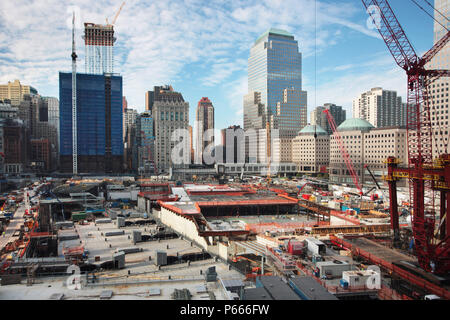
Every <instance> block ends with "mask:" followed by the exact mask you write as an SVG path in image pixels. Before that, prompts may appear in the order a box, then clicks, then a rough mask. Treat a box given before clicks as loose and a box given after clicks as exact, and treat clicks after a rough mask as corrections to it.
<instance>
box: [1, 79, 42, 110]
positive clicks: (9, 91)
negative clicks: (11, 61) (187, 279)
mask: <svg viewBox="0 0 450 320" xmlns="http://www.w3.org/2000/svg"><path fill="white" fill-rule="evenodd" d="M36 94H37V90H36V89H35V88H33V87H31V86H26V85H22V84H21V83H20V81H19V80H14V82H10V81H8V84H1V85H0V100H5V99H8V100H10V101H11V105H13V106H18V105H20V103H21V102H22V100H23V99H24V96H25V95H36Z"/></svg>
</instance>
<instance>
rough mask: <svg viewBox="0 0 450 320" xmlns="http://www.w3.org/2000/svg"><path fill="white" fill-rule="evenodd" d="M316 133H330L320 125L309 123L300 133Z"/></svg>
mask: <svg viewBox="0 0 450 320" xmlns="http://www.w3.org/2000/svg"><path fill="white" fill-rule="evenodd" d="M314 133H316V134H317V135H318V136H325V135H328V133H327V132H326V131H325V130H323V129H322V127H321V126H319V125H307V126H306V127H304V128H303V129H302V130H300V132H299V133H298V134H299V135H302V136H309V135H314Z"/></svg>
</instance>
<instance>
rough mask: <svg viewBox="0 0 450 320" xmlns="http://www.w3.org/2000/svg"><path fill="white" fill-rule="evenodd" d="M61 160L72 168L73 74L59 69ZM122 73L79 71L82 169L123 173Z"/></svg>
mask: <svg viewBox="0 0 450 320" xmlns="http://www.w3.org/2000/svg"><path fill="white" fill-rule="evenodd" d="M59 94H60V97H59V100H60V163H61V170H62V171H63V172H72V74H71V73H63V72H60V73H59ZM122 112H123V109H122V77H121V76H115V75H109V74H105V75H94V74H77V145H78V171H79V172H80V173H120V172H122V168H123V166H122V161H123V123H122V122H123V114H122Z"/></svg>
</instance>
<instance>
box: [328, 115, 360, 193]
mask: <svg viewBox="0 0 450 320" xmlns="http://www.w3.org/2000/svg"><path fill="white" fill-rule="evenodd" d="M323 112H324V113H325V114H326V116H327V119H328V123H329V124H330V127H331V130H333V133H334V134H335V137H336V138H337V140H338V143H339V147H340V149H341V154H342V158H344V161H345V165H346V166H347V169H348V172H350V175H351V177H352V180H353V184H354V185H355V187H356V188H357V189H358V191H359V195H361V196H362V195H363V194H364V193H363V191H362V188H361V186H360V184H359V179H358V175H357V174H356V171H355V169H354V167H353V163H352V159H351V158H350V155H349V154H348V152H347V149H346V148H345V144H344V141H343V140H342V137H341V135H340V134H339V131H338V130H337V127H336V122H335V121H334V119H333V116H332V115H331V113H330V110H328V109H325V110H323Z"/></svg>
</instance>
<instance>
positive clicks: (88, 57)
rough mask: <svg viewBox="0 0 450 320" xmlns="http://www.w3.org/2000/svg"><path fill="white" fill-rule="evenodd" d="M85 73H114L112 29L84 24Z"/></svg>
mask: <svg viewBox="0 0 450 320" xmlns="http://www.w3.org/2000/svg"><path fill="white" fill-rule="evenodd" d="M83 39H84V44H85V67H86V71H85V72H86V73H89V74H104V73H114V42H115V41H116V38H115V37H114V27H113V26H112V25H101V24H94V23H85V24H84V36H83Z"/></svg>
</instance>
